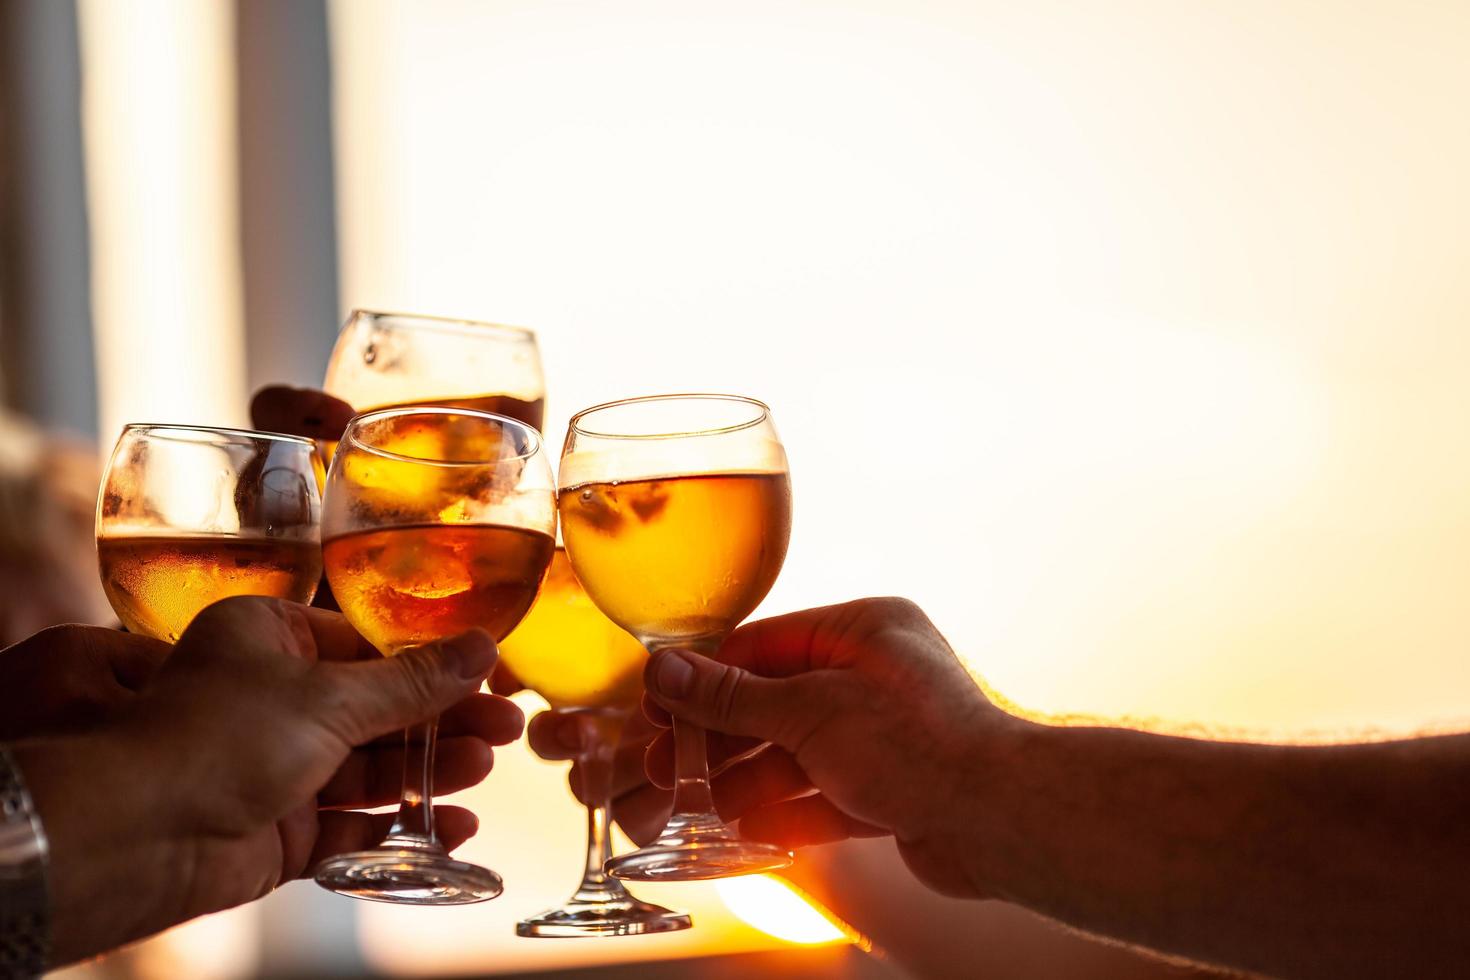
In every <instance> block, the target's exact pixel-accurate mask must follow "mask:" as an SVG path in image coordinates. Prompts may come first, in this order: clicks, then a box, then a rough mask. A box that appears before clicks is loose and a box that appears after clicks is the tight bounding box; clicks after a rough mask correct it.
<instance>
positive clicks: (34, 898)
mask: <svg viewBox="0 0 1470 980" xmlns="http://www.w3.org/2000/svg"><path fill="white" fill-rule="evenodd" d="M46 857H47V846H46V834H45V831H43V830H42V829H41V819H40V817H39V816H37V814H36V809H35V807H34V805H33V804H32V803H31V795H30V793H28V792H26V787H25V783H24V782H23V781H22V780H21V776H20V768H19V767H18V766H17V765H16V764H15V759H14V758H13V757H12V756H11V754H10V751H9V750H8V749H6V748H5V746H3V745H0V980H31V978H32V977H38V976H40V975H41V974H42V973H43V972H44V971H45V969H46V956H47V953H48V947H49V943H50V928H49V926H50V921H49V920H50V905H49V903H48V900H47V894H46Z"/></svg>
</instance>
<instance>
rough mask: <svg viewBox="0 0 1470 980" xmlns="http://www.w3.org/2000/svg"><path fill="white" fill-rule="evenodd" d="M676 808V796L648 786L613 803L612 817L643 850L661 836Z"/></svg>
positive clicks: (645, 785)
mask: <svg viewBox="0 0 1470 980" xmlns="http://www.w3.org/2000/svg"><path fill="white" fill-rule="evenodd" d="M673 809H674V794H673V793H670V792H669V791H668V790H662V789H659V788H658V787H656V786H650V785H648V784H647V783H644V784H643V785H642V786H641V787H639V788H638V789H635V790H633V791H632V792H631V793H625V794H623V795H622V796H619V797H618V798H617V799H615V800H613V805H612V816H613V819H614V820H616V821H617V823H618V826H620V827H622V828H623V833H625V834H627V835H628V838H629V839H630V840H632V841H633V843H635V844H637V845H638V846H639V847H642V846H643V845H645V844H647V843H648V842H649V841H651V840H653V839H654V838H655V837H657V836H658V833H659V831H661V830H663V829H664V824H666V823H668V822H669V814H670V813H672V812H673Z"/></svg>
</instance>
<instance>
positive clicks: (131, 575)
mask: <svg viewBox="0 0 1470 980" xmlns="http://www.w3.org/2000/svg"><path fill="white" fill-rule="evenodd" d="M314 466H315V461H314V459H313V446H312V443H311V440H309V439H298V438H296V437H295V436H285V435H277V434H275V433H271V432H251V431H247V430H242V429H216V428H208V427H205V426H195V425H129V426H126V427H125V428H124V429H123V431H122V435H121V436H119V438H118V440H117V445H116V446H115V447H114V448H113V450H112V457H111V459H109V460H108V463H107V469H106V472H105V473H104V474H103V477H102V488H101V492H100V493H99V494H98V498H97V563H98V567H99V570H100V572H101V575H102V588H103V591H104V592H106V593H107V600H108V602H110V603H112V608H113V610H114V611H115V612H116V613H117V615H118V618H119V619H121V620H122V621H123V625H125V626H126V627H127V628H128V629H129V630H131V631H132V632H134V633H141V634H143V635H145V636H152V637H155V638H157V639H160V640H166V641H168V642H169V643H173V642H175V641H177V640H178V638H179V636H180V635H182V634H183V632H184V630H185V628H187V627H188V625H189V623H190V622H191V621H192V620H193V619H194V617H195V616H196V615H198V613H199V612H200V610H202V609H203V608H204V607H205V606H208V605H209V604H210V603H213V602H215V601H217V600H219V599H223V598H225V597H227V596H235V595H263V596H275V597H278V598H282V599H290V600H292V601H294V602H303V603H304V602H310V601H311V598H312V595H313V593H315V592H316V586H317V581H318V580H319V579H320V577H321V570H322V558H321V544H320V530H321V527H320V525H321V508H322V504H321V497H320V495H319V493H318V491H317V480H316V473H315V470H314Z"/></svg>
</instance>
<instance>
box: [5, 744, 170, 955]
mask: <svg viewBox="0 0 1470 980" xmlns="http://www.w3.org/2000/svg"><path fill="white" fill-rule="evenodd" d="M12 752H13V755H14V757H15V760H16V764H17V766H18V767H19V768H20V770H21V772H22V774H23V777H24V778H25V780H26V784H27V786H28V788H29V789H30V793H31V798H32V800H33V802H34V805H35V809H36V813H37V815H38V817H39V819H40V822H41V826H42V828H43V830H44V833H45V834H46V838H47V840H48V843H49V851H50V854H49V860H48V867H47V891H48V893H49V899H50V919H51V937H52V938H51V950H50V962H49V963H48V966H49V967H52V968H54V967H57V966H61V965H64V964H67V963H71V962H74V961H76V960H79V959H84V958H86V957H89V956H94V955H97V954H98V953H101V952H103V951H105V950H107V949H111V948H113V947H115V946H118V945H121V944H123V943H125V942H128V941H130V940H132V939H136V938H139V937H141V936H143V935H146V934H147V933H148V932H151V931H153V930H152V929H151V928H149V922H150V921H151V920H152V918H153V913H154V908H153V906H154V904H156V903H154V902H150V901H149V897H150V895H152V896H156V895H158V894H159V892H158V891H157V890H154V889H150V888H149V887H148V886H149V884H150V881H149V879H150V878H151V877H152V876H155V875H158V874H161V873H167V871H168V869H170V868H172V867H175V866H176V865H177V856H176V855H174V854H172V853H170V851H171V850H172V848H171V847H170V846H169V842H168V840H167V839H166V837H165V835H164V834H163V833H162V832H161V828H162V827H163V823H162V821H161V820H160V819H159V818H160V817H161V816H162V815H161V814H158V813H156V812H155V801H156V800H157V799H158V798H159V797H158V794H157V793H155V792H153V790H154V789H155V787H153V786H151V785H149V784H148V782H147V781H146V780H144V779H141V778H139V775H138V774H139V772H140V769H141V767H140V766H139V765H138V761H139V759H138V756H137V754H136V753H135V752H134V751H133V750H132V748H131V746H130V744H129V742H128V741H127V739H126V738H123V737H119V736H114V735H106V736H103V735H94V734H89V735H79V736H71V737H61V738H51V739H39V740H35V741H29V742H23V743H20V744H18V745H16V746H14V747H13V748H12Z"/></svg>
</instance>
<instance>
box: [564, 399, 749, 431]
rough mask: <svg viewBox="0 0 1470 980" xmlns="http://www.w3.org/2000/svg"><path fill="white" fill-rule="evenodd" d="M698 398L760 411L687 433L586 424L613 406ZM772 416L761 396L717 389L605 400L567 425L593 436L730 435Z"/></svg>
mask: <svg viewBox="0 0 1470 980" xmlns="http://www.w3.org/2000/svg"><path fill="white" fill-rule="evenodd" d="M696 399H698V400H704V401H723V402H739V403H741V404H745V405H749V406H751V407H753V408H755V409H757V410H758V411H757V414H756V416H755V417H754V418H752V419H747V420H746V421H744V422H737V423H736V424H734V425H725V426H720V427H718V428H714V429H690V430H686V431H683V432H651V433H642V434H639V433H631V432H624V433H618V432H598V431H597V430H596V429H589V428H587V427H586V426H585V425H583V424H582V419H583V418H585V417H586V416H588V415H591V414H593V413H595V412H602V411H605V410H607V409H609V408H619V407H621V406H623V405H638V404H643V403H645V402H663V401H684V400H696ZM770 417H771V406H769V405H767V404H766V403H765V402H763V401H761V400H760V399H759V398H751V397H750V396H749V395H722V394H718V393H714V392H683V393H678V394H670V395H635V396H634V397H632V398H619V399H616V400H614V401H610V402H603V403H602V404H600V405H593V406H591V407H589V408H584V409H582V410H581V411H580V412H578V413H577V414H575V415H573V416H572V418H571V421H570V422H568V423H567V425H568V428H570V429H571V431H573V432H575V433H577V434H578V435H583V436H592V437H594V438H597V439H687V438H689V437H691V436H719V435H726V434H728V433H731V432H740V431H741V430H743V429H749V428H752V427H754V426H757V425H760V424H761V423H762V422H765V421H767V420H768V419H770Z"/></svg>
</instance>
